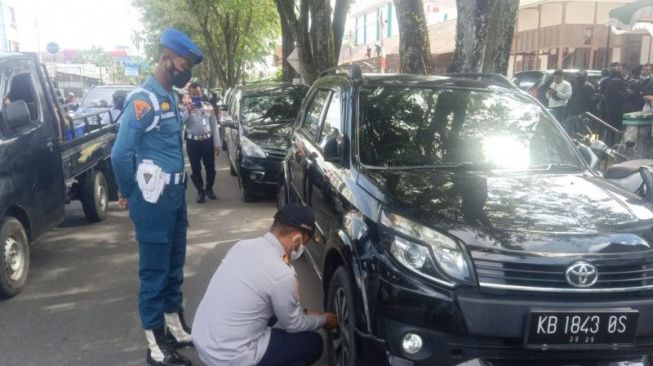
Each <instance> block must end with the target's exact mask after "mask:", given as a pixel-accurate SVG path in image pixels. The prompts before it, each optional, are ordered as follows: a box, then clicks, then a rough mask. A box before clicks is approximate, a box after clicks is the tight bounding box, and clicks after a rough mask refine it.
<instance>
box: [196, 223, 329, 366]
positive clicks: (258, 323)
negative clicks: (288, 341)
mask: <svg viewBox="0 0 653 366" xmlns="http://www.w3.org/2000/svg"><path fill="white" fill-rule="evenodd" d="M284 256H285V251H284V249H283V246H282V245H281V243H280V242H279V240H277V238H276V237H275V236H274V235H272V234H271V233H267V234H265V235H264V236H262V237H259V238H256V239H251V240H242V241H240V242H238V243H236V245H234V246H233V248H231V249H230V250H229V252H228V253H227V255H226V256H225V258H224V259H223V260H222V263H221V264H220V266H219V267H218V269H217V270H216V272H215V274H214V275H213V278H212V279H211V282H210V283H209V287H208V289H207V290H206V293H205V294H204V298H203V299H202V301H201V302H200V305H199V307H198V309H197V312H196V314H195V319H194V321H193V331H192V336H193V343H194V344H195V348H196V350H197V352H198V354H199V356H200V358H201V359H202V361H204V362H206V363H207V364H208V365H209V366H213V365H219V366H222V365H256V364H257V363H258V362H259V361H260V360H261V358H263V355H264V354H265V351H266V350H267V347H268V343H269V341H270V333H271V330H270V327H268V321H269V320H270V318H271V317H272V316H273V315H275V316H276V317H277V318H278V323H277V324H276V326H278V327H280V328H281V329H284V330H286V331H287V332H290V333H296V332H301V331H307V330H317V329H319V328H321V327H322V326H323V325H324V322H325V318H324V316H322V315H306V314H304V312H303V310H302V308H301V306H300V304H299V284H298V282H297V278H296V276H297V275H296V273H295V269H294V268H293V267H292V266H291V265H290V264H288V263H286V261H284Z"/></svg>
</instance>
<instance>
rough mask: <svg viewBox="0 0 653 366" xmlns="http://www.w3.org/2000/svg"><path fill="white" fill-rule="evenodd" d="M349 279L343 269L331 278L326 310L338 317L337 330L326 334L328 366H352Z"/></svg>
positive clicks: (353, 348) (353, 320) (352, 320)
mask: <svg viewBox="0 0 653 366" xmlns="http://www.w3.org/2000/svg"><path fill="white" fill-rule="evenodd" d="M351 283H352V282H351V279H350V278H349V274H348V273H347V269H345V267H339V268H338V269H337V270H336V272H335V273H334V274H333V277H332V278H331V283H330V284H329V293H328V295H327V310H326V311H328V312H331V313H335V314H336V316H337V317H338V328H337V329H335V330H334V331H333V332H329V333H327V359H328V362H329V366H335V365H338V366H354V365H355V364H356V345H355V340H354V327H355V324H356V313H355V312H354V295H353V291H352V288H351Z"/></svg>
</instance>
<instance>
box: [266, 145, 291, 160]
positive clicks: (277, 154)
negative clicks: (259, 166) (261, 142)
mask: <svg viewBox="0 0 653 366" xmlns="http://www.w3.org/2000/svg"><path fill="white" fill-rule="evenodd" d="M263 150H264V151H265V153H266V154H268V158H271V159H278V160H283V159H284V158H285V157H286V151H287V150H285V149H273V148H268V147H266V148H264V149H263Z"/></svg>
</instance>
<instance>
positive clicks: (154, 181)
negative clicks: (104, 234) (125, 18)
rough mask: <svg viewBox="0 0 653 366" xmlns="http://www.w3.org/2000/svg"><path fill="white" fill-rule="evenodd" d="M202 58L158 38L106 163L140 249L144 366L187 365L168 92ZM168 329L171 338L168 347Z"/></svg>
mask: <svg viewBox="0 0 653 366" xmlns="http://www.w3.org/2000/svg"><path fill="white" fill-rule="evenodd" d="M202 57H203V56H202V52H201V51H200V50H199V48H198V47H197V46H196V45H195V44H194V43H193V42H192V41H191V40H190V38H188V36H187V35H186V34H184V33H182V32H180V31H178V30H176V29H168V30H166V31H164V32H163V34H162V35H161V40H160V50H159V59H158V64H157V68H156V70H155V72H154V75H150V76H149V77H148V78H147V80H146V81H145V83H144V84H143V85H142V86H141V87H140V88H138V89H136V90H134V91H133V92H132V93H130V95H129V96H128V97H127V99H126V102H125V110H124V112H123V115H122V117H121V124H120V129H119V131H118V136H117V138H116V142H115V145H114V147H113V151H112V152H111V161H112V163H113V169H114V172H115V175H116V180H117V183H118V187H119V191H120V199H119V201H118V204H119V206H120V207H121V208H127V207H128V208H129V217H130V218H131V219H132V221H133V222H134V227H135V229H136V239H137V240H138V247H139V258H140V260H139V275H140V280H141V286H140V291H139V311H140V317H141V324H142V326H143V329H144V330H145V336H146V338H147V342H148V351H147V363H148V364H150V365H165V366H169V365H174V366H177V365H190V364H191V363H190V361H189V360H187V359H186V358H184V357H183V356H180V355H179V354H178V353H177V352H176V351H175V349H174V347H176V346H188V345H192V343H191V338H190V329H189V328H188V327H187V326H186V323H185V321H184V317H183V307H182V293H181V289H180V287H181V284H182V282H183V269H184V261H185V257H186V226H187V224H188V221H187V216H186V200H185V192H186V186H185V175H184V156H183V152H182V136H181V131H182V120H181V116H180V113H179V110H178V97H177V96H176V94H175V93H174V92H173V90H172V87H173V86H176V87H178V88H182V87H184V86H185V85H186V84H187V83H188V81H189V80H190V77H191V68H192V67H193V66H194V65H197V64H198V63H200V62H201V61H202ZM166 327H167V329H168V331H169V334H170V335H171V336H172V338H173V339H171V343H168V342H166Z"/></svg>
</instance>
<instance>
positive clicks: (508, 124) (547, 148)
mask: <svg viewBox="0 0 653 366" xmlns="http://www.w3.org/2000/svg"><path fill="white" fill-rule="evenodd" d="M360 121H361V122H360V127H359V129H360V130H359V131H360V133H359V136H360V137H359V141H360V143H359V151H360V159H361V162H362V163H363V164H366V165H371V166H382V167H418V166H422V167H423V166H435V165H441V166H444V165H452V164H453V165H469V164H470V163H471V164H474V165H478V166H482V165H483V166H491V167H493V168H496V169H508V170H528V169H547V168H551V166H567V167H572V168H573V167H576V168H578V169H581V168H582V167H583V165H582V163H581V162H580V160H579V158H578V155H577V154H576V153H575V151H574V147H573V145H572V144H570V143H569V141H568V140H567V139H566V138H565V137H564V136H563V135H562V133H563V132H561V130H559V129H558V128H556V127H555V124H554V122H553V121H552V120H551V119H549V118H548V117H547V116H546V115H545V114H544V113H543V110H542V109H540V107H539V106H538V105H537V104H535V103H533V102H530V101H528V100H527V99H525V98H521V97H518V96H512V95H508V94H501V93H497V92H491V91H473V90H467V89H437V88H417V87H399V86H369V87H363V88H362V90H361V94H360ZM583 169H584V168H583Z"/></svg>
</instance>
